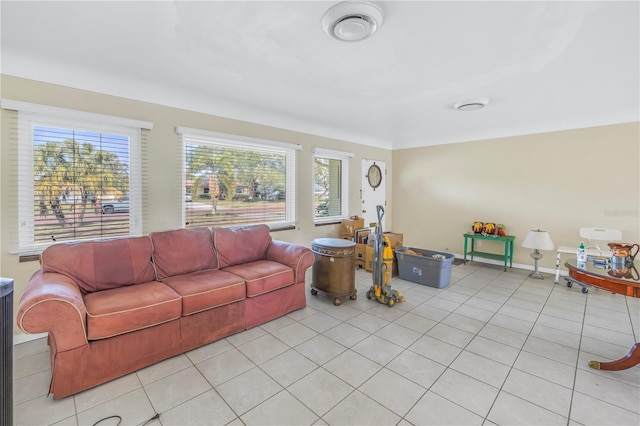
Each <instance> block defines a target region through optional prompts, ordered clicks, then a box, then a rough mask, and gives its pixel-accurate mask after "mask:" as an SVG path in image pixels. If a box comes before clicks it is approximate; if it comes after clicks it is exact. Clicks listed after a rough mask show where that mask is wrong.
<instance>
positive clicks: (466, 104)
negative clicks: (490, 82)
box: [453, 98, 489, 111]
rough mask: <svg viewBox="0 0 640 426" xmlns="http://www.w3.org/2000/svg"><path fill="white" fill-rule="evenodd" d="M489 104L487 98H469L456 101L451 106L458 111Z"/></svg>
mask: <svg viewBox="0 0 640 426" xmlns="http://www.w3.org/2000/svg"><path fill="white" fill-rule="evenodd" d="M487 104H489V99H488V98H479V99H471V100H468V101H463V102H458V103H457V104H454V105H453V107H454V108H455V109H457V110H458V111H475V110H477V109H480V108H484V107H485V106H487Z"/></svg>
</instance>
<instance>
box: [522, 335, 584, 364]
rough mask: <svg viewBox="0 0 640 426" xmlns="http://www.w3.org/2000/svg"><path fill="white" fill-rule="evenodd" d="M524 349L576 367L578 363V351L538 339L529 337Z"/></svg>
mask: <svg viewBox="0 0 640 426" xmlns="http://www.w3.org/2000/svg"><path fill="white" fill-rule="evenodd" d="M522 349H523V350H525V351H527V352H531V353H534V354H536V355H540V356H543V357H545V358H549V359H553V360H555V361H560V362H562V363H565V364H567V365H571V366H575V365H576V362H577V361H578V350H577V349H575V348H571V347H569V346H565V345H562V344H559V343H554V342H550V341H548V340H544V339H540V338H538V337H529V338H528V339H527V342H526V343H525V344H524V347H523V348H522Z"/></svg>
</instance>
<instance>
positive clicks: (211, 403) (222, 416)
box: [160, 389, 236, 426]
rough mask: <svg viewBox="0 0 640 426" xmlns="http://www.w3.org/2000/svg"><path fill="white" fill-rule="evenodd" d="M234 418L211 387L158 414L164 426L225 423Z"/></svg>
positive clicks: (234, 415) (231, 411)
mask: <svg viewBox="0 0 640 426" xmlns="http://www.w3.org/2000/svg"><path fill="white" fill-rule="evenodd" d="M235 418H236V414H235V413H234V412H233V410H231V408H229V406H228V405H227V404H226V403H225V402H224V401H223V400H222V398H221V397H220V395H218V393H217V392H216V391H215V390H213V389H211V390H208V391H206V392H204V393H202V394H200V395H198V396H196V397H195V398H193V399H190V400H188V401H186V402H184V403H182V404H180V405H178V406H176V407H173V408H172V409H170V410H167V411H165V412H164V413H162V414H161V415H160V420H161V421H162V424H163V425H164V426H184V425H189V426H192V425H193V426H197V425H202V426H208V425H226V424H227V423H229V422H231V421H232V420H234V419H235Z"/></svg>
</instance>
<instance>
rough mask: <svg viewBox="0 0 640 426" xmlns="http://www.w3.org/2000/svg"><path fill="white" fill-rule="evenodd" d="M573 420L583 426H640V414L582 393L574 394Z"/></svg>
mask: <svg viewBox="0 0 640 426" xmlns="http://www.w3.org/2000/svg"><path fill="white" fill-rule="evenodd" d="M571 418H572V419H573V420H575V421H576V422H578V423H580V424H583V425H602V426H606V425H610V426H622V425H626V426H637V425H639V424H640V414H638V413H634V412H632V411H629V410H625V409H623V408H620V407H618V406H615V405H612V404H609V403H607V402H604V401H602V399H600V398H599V397H595V398H594V397H591V396H589V395H585V394H583V393H580V392H574V394H573V402H572V405H571Z"/></svg>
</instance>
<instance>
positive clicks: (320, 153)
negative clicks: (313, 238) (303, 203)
mask: <svg viewBox="0 0 640 426" xmlns="http://www.w3.org/2000/svg"><path fill="white" fill-rule="evenodd" d="M352 157H353V154H352V153H349V152H342V151H334V150H328V149H324V148H314V150H313V181H312V182H313V205H314V218H315V222H316V223H323V222H335V221H336V220H341V219H345V218H347V217H348V212H349V160H350V159H351V158H352Z"/></svg>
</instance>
